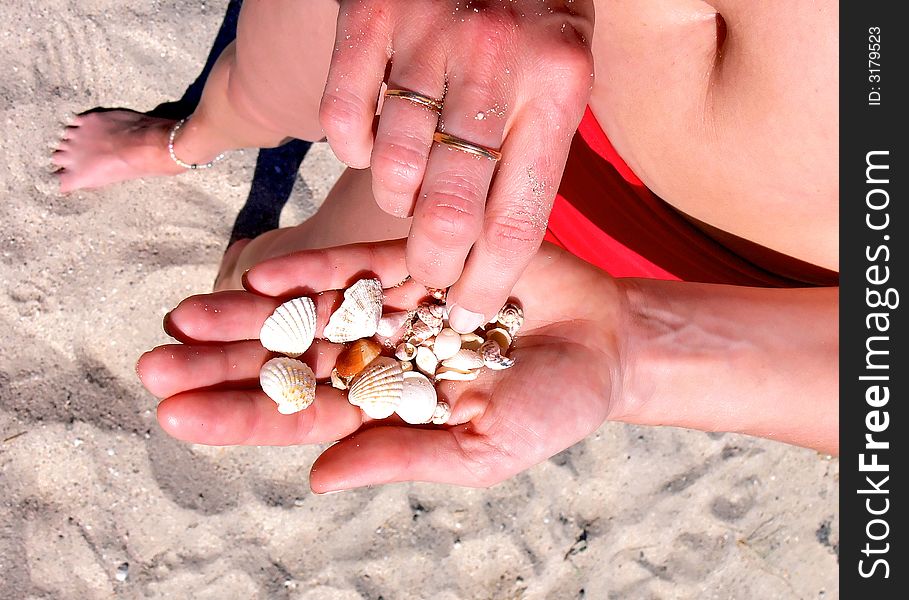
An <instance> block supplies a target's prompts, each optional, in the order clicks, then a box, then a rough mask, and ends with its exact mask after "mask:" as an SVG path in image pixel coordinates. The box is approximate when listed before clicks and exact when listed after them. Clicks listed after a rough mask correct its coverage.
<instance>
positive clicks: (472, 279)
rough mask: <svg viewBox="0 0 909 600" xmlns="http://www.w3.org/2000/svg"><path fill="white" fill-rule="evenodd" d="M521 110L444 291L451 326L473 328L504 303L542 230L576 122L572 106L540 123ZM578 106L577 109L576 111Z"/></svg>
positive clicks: (544, 228)
mask: <svg viewBox="0 0 909 600" xmlns="http://www.w3.org/2000/svg"><path fill="white" fill-rule="evenodd" d="M528 108H530V109H532V110H527V111H524V110H522V113H524V114H532V115H534V116H533V118H532V119H531V118H526V119H524V118H523V117H520V118H518V119H516V122H515V125H514V127H512V128H511V130H510V131H509V133H508V138H507V139H506V141H505V145H504V146H503V148H502V154H503V160H502V163H501V164H500V166H499V170H498V171H497V173H496V178H495V181H494V182H493V185H492V189H491V190H490V194H489V199H488V200H487V202H486V213H485V217H484V221H483V229H482V233H481V234H480V236H479V238H478V239H477V242H476V244H474V246H473V249H472V250H471V253H470V256H469V257H468V259H467V262H466V264H465V266H464V271H463V273H462V275H461V277H460V279H458V281H457V283H455V284H454V285H453V286H452V287H451V289H450V290H449V294H448V303H449V319H450V322H451V326H452V328H454V329H455V330H457V331H461V332H467V331H473V330H474V329H476V328H477V327H479V326H480V325H481V324H483V323H485V322H486V321H487V320H488V319H489V318H490V317H492V316H494V315H495V314H496V313H497V312H498V310H499V309H500V308H501V307H502V305H504V304H505V302H506V301H507V299H508V296H509V294H510V293H511V289H512V288H513V287H514V285H515V283H517V281H518V279H519V278H520V276H521V274H522V273H523V272H524V269H525V268H526V267H527V265H528V264H530V261H531V260H533V257H534V254H535V253H536V251H537V249H538V248H539V247H540V244H541V243H542V241H543V236H544V235H545V234H546V224H547V221H548V219H549V213H550V211H551V210H552V203H553V200H554V199H555V194H556V191H557V190H558V186H559V181H560V179H561V175H562V172H563V170H564V169H565V162H566V161H567V159H568V152H569V149H570V148H571V139H572V137H573V136H572V133H573V132H574V130H575V128H576V127H577V123H574V122H573V119H574V118H578V119H580V116H579V115H578V114H575V112H574V111H571V112H569V114H567V115H564V116H559V115H552V116H551V117H550V118H549V119H544V120H543V122H546V123H551V124H552V125H551V126H549V127H545V128H540V127H538V126H535V125H534V122H533V121H534V120H538V119H540V118H541V117H540V115H541V114H542V113H539V111H538V110H536V109H534V108H533V107H528ZM578 112H579V111H578Z"/></svg>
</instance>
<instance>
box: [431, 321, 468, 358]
mask: <svg viewBox="0 0 909 600" xmlns="http://www.w3.org/2000/svg"><path fill="white" fill-rule="evenodd" d="M460 349H461V335H460V334H459V333H458V332H457V331H455V330H454V329H451V328H449V327H446V328H445V329H443V330H442V331H440V332H439V334H438V335H437V336H436V339H435V341H434V342H433V344H432V351H433V352H434V353H435V355H436V358H438V359H439V360H445V359H446V358H451V357H452V356H454V355H455V354H456V353H457V351H458V350H460Z"/></svg>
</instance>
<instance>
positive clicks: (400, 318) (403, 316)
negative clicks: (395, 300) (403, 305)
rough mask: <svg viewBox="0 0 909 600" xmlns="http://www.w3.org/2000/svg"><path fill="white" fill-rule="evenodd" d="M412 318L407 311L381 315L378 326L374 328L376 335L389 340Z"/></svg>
mask: <svg viewBox="0 0 909 600" xmlns="http://www.w3.org/2000/svg"><path fill="white" fill-rule="evenodd" d="M412 318H413V314H412V313H411V312H410V311H407V310H401V311H397V312H391V313H388V314H385V315H382V318H381V319H379V324H378V326H376V335H380V336H382V337H386V338H390V337H392V336H394V335H395V334H396V333H398V332H399V331H401V329H403V328H404V326H405V325H407V322H408V321H410V319H412Z"/></svg>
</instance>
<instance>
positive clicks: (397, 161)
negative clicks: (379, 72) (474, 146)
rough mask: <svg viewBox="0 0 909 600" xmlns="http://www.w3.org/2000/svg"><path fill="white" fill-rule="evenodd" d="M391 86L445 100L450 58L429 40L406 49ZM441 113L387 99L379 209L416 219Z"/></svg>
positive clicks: (380, 141)
mask: <svg viewBox="0 0 909 600" xmlns="http://www.w3.org/2000/svg"><path fill="white" fill-rule="evenodd" d="M403 45H404V47H408V48H411V49H414V50H418V51H419V54H418V55H417V54H416V53H415V52H405V51H403V50H398V51H397V52H396V53H395V59H394V62H393V64H392V68H391V74H390V76H389V80H388V89H389V90H405V91H411V92H417V93H420V94H422V95H425V96H427V97H429V98H431V99H441V98H442V95H443V94H444V88H445V60H444V55H443V54H442V53H441V51H439V50H438V49H436V48H433V46H432V45H431V43H430V42H429V41H428V40H420V41H415V42H412V43H409V44H407V43H405V44H403ZM438 122H439V113H438V111H436V110H434V109H432V108H428V107H426V106H422V105H420V104H418V103H415V102H413V101H412V100H408V99H407V98H402V97H399V96H386V98H385V102H384V104H383V105H382V115H381V118H380V119H379V126H378V129H377V131H376V140H375V144H374V146H373V150H372V160H371V163H370V167H371V169H372V191H373V196H374V197H375V200H376V203H377V204H378V205H379V207H381V208H382V210H384V211H385V212H387V213H389V214H392V215H394V216H397V217H407V216H410V214H411V212H412V211H413V204H414V199H415V197H416V193H417V190H418V189H419V188H420V183H421V182H422V181H423V174H424V173H425V171H426V161H427V160H428V159H429V150H430V148H431V147H432V134H433V132H435V130H436V127H437V126H438Z"/></svg>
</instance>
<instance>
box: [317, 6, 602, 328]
mask: <svg viewBox="0 0 909 600" xmlns="http://www.w3.org/2000/svg"><path fill="white" fill-rule="evenodd" d="M593 17H594V15H593V2H592V0H577V1H575V2H570V3H568V2H564V1H553V0H546V1H544V2H541V1H540V0H511V1H509V2H485V1H484V2H480V1H468V2H463V1H461V0H442V1H438V0H341V4H340V13H339V18H338V29H337V34H336V45H335V52H334V55H333V57H332V63H331V68H330V71H329V75H328V81H327V84H326V87H325V94H324V96H323V98H322V105H321V111H320V121H321V124H322V128H323V130H324V132H325V134H326V136H327V138H328V142H329V143H330V144H331V147H332V149H333V150H334V152H335V154H337V156H338V157H339V158H340V159H341V160H342V161H343V162H345V163H347V164H348V165H350V166H352V167H357V168H365V167H367V166H371V167H372V170H373V193H374V195H375V198H376V202H377V203H378V204H379V206H380V207H382V208H383V209H384V210H385V211H387V212H389V213H390V214H393V215H397V216H401V217H404V216H408V215H413V217H414V219H413V225H412V228H411V234H410V239H409V240H408V244H407V266H408V270H409V271H410V273H411V275H412V276H413V278H414V279H416V280H417V281H418V282H420V283H422V284H424V285H426V286H429V287H437V288H444V287H448V286H453V287H452V289H451V290H450V296H449V298H450V302H451V304H453V305H454V306H456V307H457V308H454V309H453V310H452V325H453V326H454V327H455V328H456V329H459V330H461V331H469V330H473V329H474V328H475V327H477V326H478V325H480V324H481V323H483V322H485V321H486V319H488V318H489V317H491V316H492V315H493V314H494V312H495V311H497V310H498V308H499V307H501V305H502V304H503V303H504V302H505V300H506V298H507V297H508V294H509V292H510V290H511V288H512V286H513V285H514V284H515V282H516V281H517V280H518V277H519V276H520V274H521V272H522V271H523V270H524V268H525V267H526V266H527V265H528V264H529V262H530V260H531V258H532V257H533V254H534V252H535V251H536V249H537V248H538V247H539V245H540V242H541V241H542V239H543V235H544V233H545V229H546V222H547V219H548V217H549V212H550V210H551V207H552V202H553V199H554V198H555V193H556V190H557V189H558V186H559V181H560V179H561V176H562V171H563V170H564V168H565V161H566V159H567V156H568V150H569V147H570V143H571V139H572V136H573V135H574V132H575V129H576V128H577V125H578V123H579V122H580V120H581V117H582V115H583V113H584V107H585V105H586V104H587V98H588V96H589V93H590V88H591V85H592V83H593V78H592V75H593V60H592V55H591V52H590V40H591V38H592V35H593ZM389 63H391V68H390V70H387V67H388V64H389ZM386 72H387V73H388V77H387V84H388V88H389V89H403V90H408V91H413V92H418V93H420V94H423V95H426V96H429V97H431V98H435V99H442V100H443V101H444V107H443V109H442V111H441V123H444V130H445V132H446V133H448V134H451V135H454V136H457V137H459V138H462V139H464V140H467V141H469V142H471V143H474V144H479V145H482V146H485V147H488V148H493V149H501V152H502V157H503V158H502V160H501V164H498V165H497V164H496V162H495V161H493V160H490V159H488V158H479V157H477V156H474V155H471V154H467V153H465V152H462V151H458V150H454V149H452V148H451V147H449V146H446V145H443V144H440V143H435V144H434V143H433V133H434V132H435V131H436V129H437V128H439V127H440V121H439V115H438V114H437V113H436V112H435V111H434V110H430V109H427V108H425V107H422V106H419V105H417V104H415V103H413V102H411V101H408V100H405V99H402V98H394V97H386V98H385V102H384V104H383V106H382V114H381V118H380V119H379V122H378V128H377V130H376V133H375V136H373V121H374V117H375V114H376V108H377V98H378V97H379V95H380V91H381V86H382V83H383V81H385V78H386ZM497 167H498V169H497ZM493 175H495V178H494V180H493ZM490 184H491V189H490ZM487 195H488V200H487Z"/></svg>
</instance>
